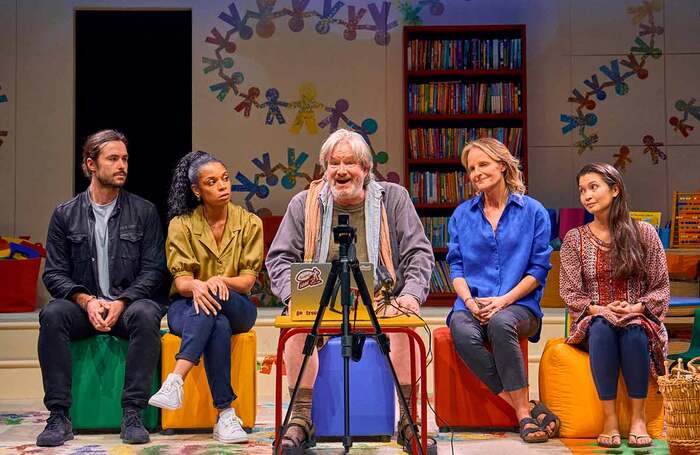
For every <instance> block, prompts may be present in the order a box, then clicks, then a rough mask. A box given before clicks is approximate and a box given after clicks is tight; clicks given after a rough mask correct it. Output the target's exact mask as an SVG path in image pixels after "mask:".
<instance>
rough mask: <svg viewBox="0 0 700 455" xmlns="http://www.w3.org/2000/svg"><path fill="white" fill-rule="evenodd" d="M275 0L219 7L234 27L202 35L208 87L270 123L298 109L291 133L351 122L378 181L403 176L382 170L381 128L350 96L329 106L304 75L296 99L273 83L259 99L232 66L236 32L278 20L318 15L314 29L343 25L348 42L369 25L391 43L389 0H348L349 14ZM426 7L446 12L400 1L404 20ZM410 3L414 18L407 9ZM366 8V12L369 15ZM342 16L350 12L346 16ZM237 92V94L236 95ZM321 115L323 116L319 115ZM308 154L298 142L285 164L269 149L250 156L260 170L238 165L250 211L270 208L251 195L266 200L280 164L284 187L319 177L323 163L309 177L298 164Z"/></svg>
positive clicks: (437, 8) (261, 29) (261, 30)
mask: <svg viewBox="0 0 700 455" xmlns="http://www.w3.org/2000/svg"><path fill="white" fill-rule="evenodd" d="M276 3H277V0H256V5H257V10H256V11H251V10H247V11H246V12H245V13H244V14H243V15H241V14H240V12H239V11H238V8H237V7H236V2H232V3H230V4H229V5H228V8H227V9H228V10H227V11H223V12H221V13H220V14H219V16H218V18H219V19H221V20H222V21H223V22H225V23H226V24H227V26H228V27H229V28H228V30H227V31H226V32H225V33H222V32H220V31H219V30H218V29H217V28H216V27H214V28H212V29H211V31H210V34H209V35H208V36H207V37H206V38H205V42H206V43H209V44H212V45H214V46H215V50H214V56H213V57H202V64H203V65H204V67H203V71H204V73H205V74H209V73H212V72H215V73H216V74H217V76H218V77H219V79H220V81H219V82H217V83H214V84H212V85H210V86H209V90H210V91H212V92H213V93H216V98H217V99H218V100H219V101H221V102H223V101H224V100H225V99H226V98H227V97H228V96H229V95H230V94H232V96H233V97H234V98H233V99H235V106H234V110H235V111H236V112H238V113H240V114H242V115H243V116H244V117H246V118H249V117H251V112H252V111H253V108H255V109H258V110H261V111H263V112H265V125H275V124H278V125H286V124H287V121H288V119H290V117H289V115H290V114H293V118H292V119H291V125H290V126H289V127H288V129H289V132H290V133H292V134H300V133H301V132H302V131H306V132H308V133H309V134H318V132H319V127H320V128H322V129H325V128H328V131H329V132H333V131H335V130H337V129H338V128H340V127H346V128H348V129H350V130H353V131H356V132H358V133H359V134H361V135H362V137H364V139H365V140H366V141H367V144H368V145H369V146H370V150H371V152H372V156H373V158H374V169H373V172H374V174H375V176H376V177H377V179H378V180H388V181H391V182H395V183H398V182H399V175H398V174H397V173H396V172H388V173H387V174H386V175H383V174H382V173H381V172H380V171H379V169H378V165H380V164H386V163H387V162H388V161H389V155H388V154H387V153H386V152H384V151H379V152H376V151H375V149H374V147H373V145H372V142H371V140H370V136H371V135H373V134H374V133H376V131H377V129H378V124H377V122H376V120H374V119H373V118H366V119H364V120H363V121H362V122H359V123H358V122H356V121H354V120H352V119H351V118H350V117H349V116H348V111H349V109H350V103H349V101H348V100H347V99H345V98H340V99H338V100H336V101H335V103H333V104H332V105H329V104H326V103H323V102H321V101H319V100H317V99H316V87H315V86H314V84H313V83H310V82H304V83H302V84H300V86H299V88H298V99H296V100H284V99H282V98H281V95H280V91H279V89H277V88H275V87H271V88H267V89H266V90H264V97H265V99H264V100H261V99H260V96H261V94H262V93H263V90H261V89H260V88H259V87H255V86H250V87H248V88H244V87H242V85H243V83H244V81H245V76H244V74H243V73H242V72H240V71H235V70H234V65H235V62H234V59H233V58H232V57H231V56H230V55H231V54H234V53H235V52H236V49H237V48H238V45H237V44H236V42H235V41H234V38H235V37H236V36H237V37H238V38H240V39H242V40H248V39H250V38H252V36H253V27H252V26H251V25H250V24H251V23H253V22H255V33H256V34H257V35H258V36H259V37H260V38H269V37H271V36H272V35H273V34H274V33H275V30H276V25H275V21H277V20H280V19H282V18H289V21H288V26H289V29H290V30H291V31H292V32H295V33H296V32H300V31H302V30H303V29H304V27H305V26H306V21H307V20H309V22H311V21H313V20H316V23H315V25H314V29H315V30H316V32H317V33H318V34H319V35H325V34H327V33H328V32H329V31H330V28H331V27H333V26H339V27H343V29H344V30H343V37H344V38H345V39H346V40H348V41H353V40H354V39H355V38H357V33H358V31H362V30H368V31H371V32H374V41H375V43H377V44H378V45H381V46H386V45H388V44H389V42H390V39H391V37H390V35H389V31H390V30H391V29H393V28H395V27H397V26H398V21H396V20H390V18H389V16H390V10H391V3H390V2H388V1H382V2H380V3H369V4H368V5H367V7H366V8H364V7H358V6H350V5H347V11H346V14H342V9H343V8H344V7H346V5H345V3H343V2H342V1H335V0H323V10H322V11H315V10H307V7H308V5H309V3H310V0H290V5H289V6H290V7H289V8H280V9H278V10H275V6H276ZM426 7H427V8H428V10H429V11H430V13H431V14H432V15H434V16H439V15H441V14H442V13H443V12H444V10H445V5H444V4H443V1H442V0H419V1H417V2H416V5H415V6H413V5H412V3H411V2H409V1H401V2H400V11H401V12H402V13H404V22H408V23H412V22H411V21H415V20H416V18H418V19H419V18H420V13H421V11H422V10H423V9H424V8H426ZM409 10H410V18H409V17H408V16H407V15H406V12H407V11H409ZM368 13H369V14H368ZM343 17H345V18H346V19H343ZM239 98H240V99H239ZM317 115H318V116H319V117H320V120H319V119H318V118H317ZM307 159H308V154H307V153H305V152H302V153H301V154H299V156H298V157H297V156H296V154H295V151H294V149H293V148H289V149H288V151H287V163H286V164H284V163H279V164H277V165H275V166H274V167H273V166H272V165H271V162H270V155H269V153H267V152H266V153H264V154H263V155H262V157H261V158H255V159H253V160H252V162H253V163H254V164H255V165H256V167H258V169H260V170H261V172H260V173H257V174H255V175H254V176H253V177H250V176H246V175H244V174H242V173H241V172H238V173H237V175H236V180H237V181H238V182H239V183H237V184H234V185H232V189H233V191H237V192H242V193H247V194H246V196H245V204H246V207H247V208H248V210H250V211H252V212H256V213H258V214H261V215H265V214H269V213H270V211H269V210H268V209H266V208H261V209H258V210H255V208H254V206H253V198H255V197H257V198H259V199H265V198H267V197H268V196H269V194H270V187H274V186H276V185H277V184H278V182H279V181H280V178H279V177H278V175H277V172H278V171H282V173H283V176H282V178H281V186H282V187H283V188H285V189H287V190H290V189H292V188H294V187H295V186H296V183H297V180H298V179H302V180H303V181H304V183H305V184H306V185H308V182H309V181H311V180H312V179H315V178H319V177H320V176H321V175H322V170H321V168H320V166H319V165H318V164H315V165H314V171H313V173H312V176H310V175H309V174H308V173H306V172H302V171H301V166H302V165H303V164H304V163H305V162H306V161H307Z"/></svg>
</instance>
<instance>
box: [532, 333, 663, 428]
mask: <svg viewBox="0 0 700 455" xmlns="http://www.w3.org/2000/svg"><path fill="white" fill-rule="evenodd" d="M539 384H540V399H541V400H542V401H543V402H544V403H545V404H546V405H547V407H548V408H549V409H551V410H552V412H554V413H555V414H556V415H557V416H558V417H559V418H560V419H561V430H560V436H561V437H562V438H595V437H597V436H598V434H600V432H601V431H602V428H603V407H602V405H601V403H600V400H599V399H598V393H597V392H596V389H595V383H594V382H593V376H592V375H591V367H590V364H589V361H588V353H586V352H584V351H582V350H580V349H578V348H575V347H573V346H571V345H568V344H566V343H565V342H564V339H563V338H555V339H551V340H549V341H548V342H547V344H546V346H545V348H544V352H543V353H542V358H541V359H540V371H539ZM616 407H617V415H618V417H619V420H620V432H621V433H622V436H623V437H625V438H626V437H627V435H628V433H629V426H630V410H631V408H630V402H629V399H628V398H627V388H626V386H625V383H624V380H623V379H622V375H620V378H619V380H618V385H617V403H616ZM646 417H647V430H648V432H649V435H651V436H652V437H653V438H659V437H661V436H662V433H663V420H664V414H663V400H662V398H661V394H660V392H659V388H658V386H657V384H656V381H655V380H654V379H652V378H650V380H649V392H648V395H647V401H646Z"/></svg>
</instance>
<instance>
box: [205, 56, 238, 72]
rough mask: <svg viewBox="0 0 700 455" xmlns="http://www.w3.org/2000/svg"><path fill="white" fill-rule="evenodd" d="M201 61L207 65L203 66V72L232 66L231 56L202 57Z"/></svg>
mask: <svg viewBox="0 0 700 455" xmlns="http://www.w3.org/2000/svg"><path fill="white" fill-rule="evenodd" d="M202 63H204V64H206V65H207V66H205V67H204V74H207V73H210V72H212V71H214V70H220V69H224V68H226V69H231V68H233V59H232V58H231V57H226V58H224V59H220V58H216V59H215V58H207V57H202Z"/></svg>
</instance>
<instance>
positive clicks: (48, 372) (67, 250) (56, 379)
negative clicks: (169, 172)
mask: <svg viewBox="0 0 700 455" xmlns="http://www.w3.org/2000/svg"><path fill="white" fill-rule="evenodd" d="M128 159H129V155H128V153H127V150H126V138H125V137H124V135H122V134H121V133H119V132H117V131H114V130H104V131H100V132H98V133H95V134H93V135H92V136H90V137H89V138H88V139H87V141H86V142H85V146H84V147H83V161H82V167H83V171H84V172H85V175H86V176H87V177H88V178H89V179H90V186H89V187H88V189H87V190H86V191H84V192H82V193H80V194H78V195H77V196H76V197H74V198H73V199H71V200H70V201H68V202H65V203H63V204H60V205H59V206H58V207H57V208H56V209H55V210H54V213H53V216H52V218H51V223H50V224H49V230H48V236H47V240H46V267H45V269H44V275H43V279H44V284H45V285H46V288H47V289H48V291H49V292H50V293H51V295H52V296H53V298H54V300H52V301H51V302H50V303H49V304H48V305H47V306H46V307H44V308H43V309H42V310H41V313H40V314H39V322H40V330H39V363H40V365H41V374H42V378H43V381H44V404H45V405H46V408H47V409H48V410H49V411H50V412H51V415H50V416H49V419H48V421H47V424H46V428H45V429H44V431H43V432H42V433H41V434H39V436H38V437H37V441H36V444H37V445H38V446H58V445H62V444H63V443H64V442H65V441H68V440H71V439H73V428H72V425H71V422H70V418H69V416H68V409H69V408H70V405H71V375H72V371H71V370H72V366H71V353H70V342H71V340H78V339H83V338H87V337H90V336H94V335H96V334H98V333H111V334H113V335H115V336H118V337H121V338H126V339H128V340H129V348H128V351H127V358H126V373H125V377H124V391H123V395H122V408H123V417H122V424H121V438H122V440H123V441H124V442H125V443H130V444H140V443H146V442H148V441H149V440H150V438H149V435H148V431H146V429H145V428H144V426H143V424H142V422H141V417H140V415H139V413H140V411H141V410H143V409H144V408H145V407H146V404H147V401H148V397H149V392H150V387H151V383H152V380H153V374H154V371H155V368H156V364H157V362H158V358H159V355H158V354H159V351H160V332H159V328H160V320H161V318H162V315H163V309H162V307H161V306H160V305H159V304H158V303H156V302H155V301H154V300H153V298H154V297H155V296H156V294H158V292H159V291H160V290H162V289H164V286H163V283H164V280H165V276H166V273H167V272H166V267H165V254H164V249H163V233H162V231H161V225H160V219H159V218H158V213H157V212H156V209H155V206H154V205H153V204H151V203H150V202H148V201H146V200H145V199H142V198H140V197H138V196H135V195H133V194H130V193H128V192H126V191H124V190H123V189H122V188H121V187H122V186H123V185H124V183H125V182H126V176H127V172H128V168H129V162H128Z"/></svg>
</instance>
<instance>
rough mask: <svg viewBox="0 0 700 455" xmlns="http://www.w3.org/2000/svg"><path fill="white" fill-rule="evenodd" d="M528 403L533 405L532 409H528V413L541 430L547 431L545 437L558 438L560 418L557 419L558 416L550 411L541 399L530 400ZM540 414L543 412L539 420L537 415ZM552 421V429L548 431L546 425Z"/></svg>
mask: <svg viewBox="0 0 700 455" xmlns="http://www.w3.org/2000/svg"><path fill="white" fill-rule="evenodd" d="M530 403H532V404H533V405H534V406H533V408H532V411H530V415H531V416H532V418H533V419H535V420H537V424H538V425H539V426H540V427H542V431H544V432H545V433H547V437H548V438H550V439H551V438H558V437H559V428H560V427H561V420H559V417H557V416H556V415H555V414H554V413H553V412H552V411H550V410H549V408H548V407H547V406H545V405H544V403H542V402H541V401H535V400H530ZM542 414H544V418H543V419H542V420H541V421H540V420H539V419H538V418H537V417H539V416H541V415H542ZM552 422H554V430H552V431H551V432H550V431H549V429H548V427H549V424H550V423H552Z"/></svg>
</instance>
